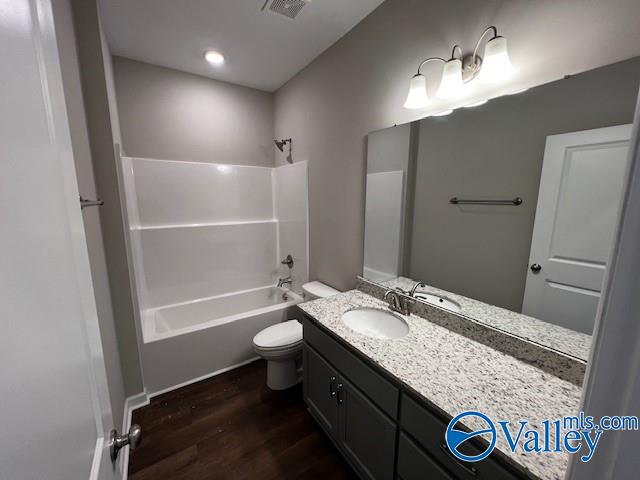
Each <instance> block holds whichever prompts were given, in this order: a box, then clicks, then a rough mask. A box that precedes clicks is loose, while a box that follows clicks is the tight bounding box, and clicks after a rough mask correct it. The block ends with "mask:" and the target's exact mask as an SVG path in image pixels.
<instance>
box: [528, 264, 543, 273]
mask: <svg viewBox="0 0 640 480" xmlns="http://www.w3.org/2000/svg"><path fill="white" fill-rule="evenodd" d="M530 268H531V271H532V272H533V273H538V272H539V271H540V270H542V267H541V266H540V265H538V264H537V263H534V264H533V265H531V267H530Z"/></svg>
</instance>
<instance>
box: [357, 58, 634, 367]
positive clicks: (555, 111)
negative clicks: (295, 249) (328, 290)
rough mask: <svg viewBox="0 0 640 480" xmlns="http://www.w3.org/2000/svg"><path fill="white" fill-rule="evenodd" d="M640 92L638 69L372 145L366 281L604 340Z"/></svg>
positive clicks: (429, 124)
mask: <svg viewBox="0 0 640 480" xmlns="http://www.w3.org/2000/svg"><path fill="white" fill-rule="evenodd" d="M639 81H640V58H635V59H631V60H627V61H624V62H620V63H616V64H613V65H609V66H606V67H602V68H598V69H595V70H592V71H588V72H585V73H581V74H578V75H575V76H571V77H569V78H565V79H562V80H559V81H556V82H553V83H549V84H546V85H542V86H539V87H536V88H533V89H530V90H528V91H526V92H523V93H520V94H518V95H511V96H504V97H500V98H496V99H493V100H491V101H489V102H488V103H486V104H484V105H481V106H477V107H474V108H460V109H458V110H456V111H454V112H453V113H452V114H451V115H449V116H446V117H432V118H425V119H423V120H421V121H418V122H414V123H412V124H406V125H401V126H397V127H392V128H389V129H386V130H381V131H377V132H372V133H371V134H370V135H369V137H368V160H367V179H366V212H365V250H364V265H363V276H364V277H365V278H366V279H369V280H372V281H374V282H377V283H386V284H387V285H395V286H399V285H400V284H402V285H404V287H405V288H406V287H407V286H408V285H410V284H411V280H410V279H415V280H416V281H417V280H421V281H423V282H425V283H426V284H427V286H426V287H424V288H420V289H418V294H420V292H424V293H426V292H429V291H430V292H432V293H433V292H435V293H437V294H439V295H440V297H438V296H437V295H436V300H435V301H436V302H437V301H439V300H438V298H442V299H445V300H446V299H449V300H456V299H457V300H460V299H462V304H464V302H465V301H466V300H468V299H472V300H476V302H475V306H476V307H477V308H476V311H478V309H481V308H482V305H485V304H487V305H486V307H487V308H489V311H492V312H493V313H495V312H498V311H503V310H502V309H506V310H508V311H511V312H515V314H514V315H513V316H512V317H511V318H510V319H509V322H506V323H505V324H507V323H510V325H511V326H512V327H513V329H514V331H511V333H515V334H518V335H524V336H527V335H528V333H527V332H522V331H517V323H518V321H519V320H521V319H523V318H524V317H522V316H518V315H516V314H520V313H523V314H525V315H527V316H530V317H535V318H537V319H539V320H542V321H544V322H547V324H551V325H556V326H560V327H564V328H566V329H569V330H572V331H575V332H581V333H583V334H587V335H589V334H591V333H592V330H593V325H594V319H595V315H596V308H597V305H598V301H599V296H600V289H601V286H602V281H603V276H604V271H605V267H606V261H607V258H608V255H609V250H610V247H611V244H612V240H613V236H614V231H615V228H616V220H617V212H618V207H619V204H620V200H621V197H622V194H623V181H624V175H625V171H626V165H627V150H628V142H629V138H630V135H631V123H632V121H633V113H634V107H635V101H636V96H637V93H638V86H639ZM454 197H456V198H457V199H458V200H459V203H452V202H451V200H452V199H453V198H454ZM516 197H519V198H521V199H522V202H521V203H519V204H518V202H517V201H516V202H513V203H512V202H511V200H513V199H515V198H516ZM464 200H472V201H478V200H480V201H488V202H487V204H484V203H481V204H475V203H473V202H471V203H464V202H463V201H464ZM494 200H499V201H506V202H505V203H504V204H498V205H494V204H491V203H492V201H494ZM398 277H400V278H405V277H406V278H407V279H409V280H406V281H404V283H403V282H399V281H398V280H397V278H398ZM438 289H439V290H438ZM448 294H449V297H447V295H448ZM446 297H447V298H446ZM480 302H482V303H480ZM458 303H460V302H458ZM472 303H474V302H472ZM489 306H493V308H494V310H491V308H490V307H489ZM495 307H500V309H495ZM469 310H474V309H473V308H469ZM460 313H461V314H463V315H468V316H472V317H473V316H475V315H474V314H473V312H470V311H466V312H465V308H464V305H462V308H461V312H460ZM506 317H508V315H505V318H506ZM476 319H477V320H480V321H482V320H483V319H481V318H476ZM489 321H490V320H489ZM534 324H535V325H538V326H539V327H540V328H541V329H544V328H545V324H543V323H542V322H537V323H536V322H533V323H531V324H530V325H534ZM551 325H549V326H548V329H547V332H546V335H547V337H550V336H552V332H559V331H561V330H562V329H554V328H553V327H552V326H551ZM510 329H511V327H509V328H507V330H510ZM550 332H551V333H550ZM538 333H539V332H538ZM531 336H532V337H535V339H536V340H537V341H539V340H540V337H541V336H540V335H537V334H536V333H532V334H531ZM542 337H544V335H542ZM550 343H553V342H552V341H550ZM587 350H588V349H587ZM567 353H571V352H567ZM585 355H586V354H584V353H581V354H580V355H579V356H581V357H582V356H585Z"/></svg>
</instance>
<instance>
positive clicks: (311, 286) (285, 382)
mask: <svg viewBox="0 0 640 480" xmlns="http://www.w3.org/2000/svg"><path fill="white" fill-rule="evenodd" d="M302 291H303V294H304V300H305V302H309V301H311V300H315V299H318V298H325V297H330V296H331V295H335V294H337V293H340V292H339V291H338V290H336V289H335V288H331V287H330V286H328V285H325V284H324V283H321V282H309V283H305V284H304V285H303V286H302ZM253 349H254V350H255V352H256V353H257V354H258V355H259V356H260V357H262V358H264V359H265V360H266V361H267V386H268V387H269V388H270V389H272V390H285V389H287V388H290V387H293V386H294V385H296V384H297V383H298V382H300V379H301V375H300V370H301V368H300V367H301V362H300V359H301V353H302V324H301V323H300V322H299V321H298V320H288V321H286V322H282V323H277V324H275V325H271V326H270V327H267V328H265V329H264V330H262V331H260V332H258V334H257V335H256V336H255V337H253Z"/></svg>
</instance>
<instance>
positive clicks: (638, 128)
mask: <svg viewBox="0 0 640 480" xmlns="http://www.w3.org/2000/svg"><path fill="white" fill-rule="evenodd" d="M639 123H640V96H639V97H638V100H637V102H636V113H635V121H634V127H633V133H632V136H631V142H630V144H629V165H628V167H627V175H626V180H625V193H624V197H623V201H622V206H621V209H620V211H619V213H618V225H617V228H616V235H615V239H614V242H613V249H612V252H611V254H610V255H609V262H608V264H609V269H608V272H607V274H606V276H605V283H604V285H603V289H602V292H603V295H602V301H601V302H600V305H599V307H598V314H597V316H596V324H595V330H594V338H593V347H592V349H591V354H590V356H589V364H588V366H587V373H586V378H585V385H584V389H583V393H582V409H583V410H584V411H585V412H586V413H587V414H588V415H593V416H594V417H595V418H599V417H601V416H602V415H625V414H634V415H635V414H637V411H633V409H634V406H637V405H638V404H640V322H638V318H640V297H639V296H638V282H639V279H640V249H638V245H640V124H639ZM623 332H624V335H623V334H622V333H623ZM621 366H625V368H624V369H622V367H621ZM621 373H622V374H621ZM612 392H615V395H612V394H611V393H612ZM631 434H632V435H633V432H631ZM624 435H625V432H608V435H607V437H606V439H605V441H603V442H601V445H599V446H598V451H597V452H596V455H595V456H594V458H593V459H592V460H591V461H590V462H589V463H583V462H581V461H580V459H579V458H578V455H571V457H570V458H569V466H568V469H567V473H566V475H565V479H566V480H596V479H601V478H631V477H633V476H634V475H633V474H635V473H637V471H638V468H639V464H640V461H639V459H638V456H637V453H636V452H634V451H633V445H631V443H630V442H628V441H627V442H625V439H624ZM628 436H629V432H627V438H626V439H627V440H628Z"/></svg>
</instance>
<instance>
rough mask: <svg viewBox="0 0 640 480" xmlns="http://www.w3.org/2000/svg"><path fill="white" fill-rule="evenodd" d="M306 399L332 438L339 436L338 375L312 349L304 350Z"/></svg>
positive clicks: (311, 410)
mask: <svg viewBox="0 0 640 480" xmlns="http://www.w3.org/2000/svg"><path fill="white" fill-rule="evenodd" d="M303 362H304V379H303V389H304V398H305V401H306V403H307V406H308V407H309V411H310V412H311V414H312V415H313V416H314V418H315V419H316V421H317V422H318V423H320V425H322V428H324V430H325V431H326V432H327V433H328V434H329V435H331V436H332V437H334V438H335V437H336V436H337V431H338V429H337V425H338V402H337V398H336V387H337V385H338V373H337V372H336V371H335V370H334V369H333V368H332V367H331V365H329V364H328V363H327V362H326V361H325V359H324V358H322V357H321V356H320V355H318V354H317V353H316V352H315V351H313V350H311V349H310V348H306V347H305V348H304V350H303Z"/></svg>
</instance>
